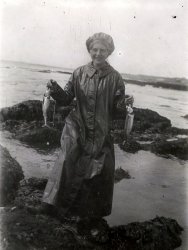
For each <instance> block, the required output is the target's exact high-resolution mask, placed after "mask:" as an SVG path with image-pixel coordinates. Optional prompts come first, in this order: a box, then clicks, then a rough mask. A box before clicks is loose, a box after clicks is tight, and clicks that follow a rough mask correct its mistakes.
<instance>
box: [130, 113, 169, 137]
mask: <svg viewBox="0 0 188 250" xmlns="http://www.w3.org/2000/svg"><path fill="white" fill-rule="evenodd" d="M134 113H135V116H134V127H133V130H134V131H137V132H144V131H146V130H150V131H152V132H162V131H163V130H164V129H166V128H168V127H171V121H170V120H169V119H168V118H166V117H164V116H161V115H159V114H158V113H157V112H155V111H152V110H150V109H139V108H134Z"/></svg>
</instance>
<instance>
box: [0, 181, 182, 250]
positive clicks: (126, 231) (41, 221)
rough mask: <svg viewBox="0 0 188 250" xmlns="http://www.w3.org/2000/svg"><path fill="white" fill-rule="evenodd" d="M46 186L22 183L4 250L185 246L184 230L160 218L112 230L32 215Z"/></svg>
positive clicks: (9, 213)
mask: <svg viewBox="0 0 188 250" xmlns="http://www.w3.org/2000/svg"><path fill="white" fill-rule="evenodd" d="M46 182H47V180H46V179H37V178H30V179H27V180H23V181H21V186H20V188H19V191H18V194H17V199H16V200H15V204H16V206H17V209H9V210H3V213H2V225H3V231H2V239H3V242H2V245H3V247H4V248H3V249H5V250H6V249H7V250H8V249H14V250H17V249H19V250H22V249H24V250H25V249H46V250H52V249H56V250H60V249H67V250H69V249H70V250H72V249H85V250H87V249H93V250H95V249H98V250H108V249H111V250H114V249H120V250H124V249H127V250H148V249H151V250H161V249H165V250H173V249H175V248H177V247H179V246H180V245H181V239H180V234H181V232H182V230H183V229H182V228H181V226H180V225H179V224H178V223H177V221H175V220H173V219H171V218H165V217H156V218H155V219H153V220H149V221H145V222H133V223H130V224H128V225H120V226H115V227H111V228H110V227H109V226H108V224H107V223H106V221H105V220H104V219H100V220H99V219H98V220H96V219H93V220H91V219H90V220H88V219H85V220H81V221H80V222H78V221H77V220H76V219H74V218H67V219H65V220H64V222H62V221H60V220H59V219H58V217H57V216H54V215H45V214H42V213H38V214H36V213H31V212H30V211H29V210H28V209H27V207H29V206H33V207H37V206H39V204H40V203H41V197H42V194H43V190H44V188H45V185H46ZM19 202H20V203H22V206H19ZM92 229H94V230H92ZM96 229H97V231H96Z"/></svg>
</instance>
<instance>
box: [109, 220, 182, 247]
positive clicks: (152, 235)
mask: <svg viewBox="0 0 188 250" xmlns="http://www.w3.org/2000/svg"><path fill="white" fill-rule="evenodd" d="M182 230H183V229H182V227H181V226H180V225H179V224H178V223H177V222H176V221H175V220H173V219H170V218H165V217H156V218H155V219H153V220H150V221H145V222H133V223H130V224H128V225H123V226H117V227H113V228H112V229H111V233H110V237H109V238H110V239H111V242H110V247H109V249H122V250H123V249H126V250H141V249H142V250H148V249H151V250H161V249H165V250H172V249H175V248H177V247H179V246H180V245H181V239H180V237H179V235H180V234H181V232H182Z"/></svg>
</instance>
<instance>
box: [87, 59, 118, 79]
mask: <svg viewBox="0 0 188 250" xmlns="http://www.w3.org/2000/svg"><path fill="white" fill-rule="evenodd" d="M113 70H114V69H113V67H112V66H110V64H109V63H106V65H105V66H104V67H103V68H102V69H101V71H100V73H99V77H100V78H101V77H104V76H106V75H108V74H109V73H110V72H112V71H113ZM85 72H86V74H87V75H88V76H89V77H90V78H92V77H93V75H94V74H95V73H96V72H97V70H96V69H95V68H94V67H93V64H92V62H90V63H88V64H87V65H86V67H85Z"/></svg>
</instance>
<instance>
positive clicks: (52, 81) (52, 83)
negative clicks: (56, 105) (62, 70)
mask: <svg viewBox="0 0 188 250" xmlns="http://www.w3.org/2000/svg"><path fill="white" fill-rule="evenodd" d="M55 83H57V82H56V81H54V80H52V79H50V80H49V81H48V82H47V85H46V87H47V88H49V89H50V90H51V91H52V90H53V86H54V84H55Z"/></svg>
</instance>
